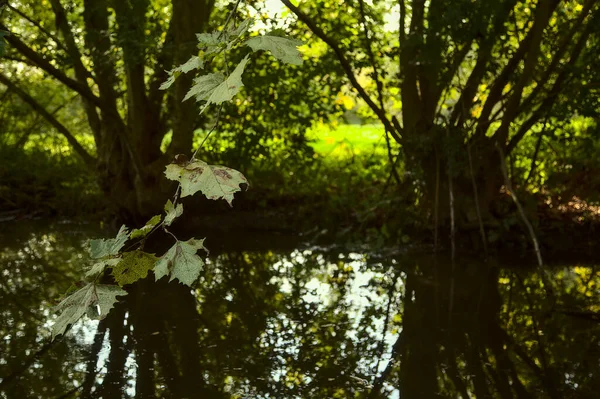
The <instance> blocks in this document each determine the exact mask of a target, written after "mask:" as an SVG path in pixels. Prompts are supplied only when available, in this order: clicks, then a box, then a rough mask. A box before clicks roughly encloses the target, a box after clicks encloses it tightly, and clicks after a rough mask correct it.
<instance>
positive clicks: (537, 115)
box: [506, 22, 594, 154]
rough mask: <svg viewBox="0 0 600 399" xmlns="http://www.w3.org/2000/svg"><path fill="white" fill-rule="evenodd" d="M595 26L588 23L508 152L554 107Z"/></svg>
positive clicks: (508, 148) (507, 148)
mask: <svg viewBox="0 0 600 399" xmlns="http://www.w3.org/2000/svg"><path fill="white" fill-rule="evenodd" d="M593 26H594V23H593V22H592V23H589V24H588V25H587V27H586V29H585V31H584V32H583V33H582V34H581V36H580V37H579V39H578V40H577V44H576V45H575V48H574V49H573V53H572V54H571V59H570V60H569V62H568V63H567V65H565V66H564V68H563V69H562V71H561V72H560V74H559V75H558V77H557V78H556V80H555V81H554V84H553V85H552V88H551V89H550V92H549V93H548V94H547V96H546V98H545V99H544V101H542V103H541V104H540V106H539V107H538V108H537V109H536V110H535V111H534V112H533V114H531V116H530V117H529V119H527V120H526V121H525V122H524V123H523V124H522V125H521V127H520V128H519V130H518V131H517V133H515V135H514V136H513V137H512V138H511V139H510V141H509V143H508V146H507V147H506V153H507V154H510V153H511V151H512V150H514V148H515V147H516V146H517V144H518V143H519V141H521V140H522V139H523V137H525V135H526V134H527V132H528V131H529V129H531V128H532V127H533V125H535V124H536V123H537V122H538V121H539V120H540V119H541V118H542V117H543V116H544V115H545V114H546V113H548V112H549V111H550V109H551V108H552V106H553V105H554V103H555V102H556V100H557V99H558V95H559V94H560V93H561V91H562V89H563V86H564V85H565V83H566V81H567V78H568V77H570V73H569V72H570V70H571V68H573V66H574V65H575V62H577V59H578V58H579V55H580V54H581V51H582V50H583V49H584V48H585V44H586V42H587V39H588V37H589V36H590V34H591V32H592V27H593Z"/></svg>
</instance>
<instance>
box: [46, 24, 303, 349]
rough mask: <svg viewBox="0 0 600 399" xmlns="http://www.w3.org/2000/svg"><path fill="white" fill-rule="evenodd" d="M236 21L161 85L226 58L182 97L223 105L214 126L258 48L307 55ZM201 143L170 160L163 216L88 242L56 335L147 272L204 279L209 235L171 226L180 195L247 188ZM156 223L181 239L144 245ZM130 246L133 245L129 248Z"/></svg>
mask: <svg viewBox="0 0 600 399" xmlns="http://www.w3.org/2000/svg"><path fill="white" fill-rule="evenodd" d="M230 20H231V19H230V18H228V20H227V22H226V23H225V26H224V27H223V29H222V30H221V31H218V32H212V33H200V34H198V35H197V39H198V50H199V52H198V55H194V56H193V57H191V58H190V59H189V60H188V61H187V62H185V63H184V64H182V65H180V66H178V67H176V68H174V69H172V70H170V71H168V79H167V81H165V82H164V83H163V84H162V85H161V87H160V88H161V89H162V90H166V89H168V88H169V87H170V86H171V85H172V84H173V83H174V82H175V80H176V79H177V78H178V77H179V76H180V75H181V74H187V73H190V72H192V71H201V70H203V69H204V66H205V64H207V63H208V62H210V61H212V60H213V59H214V58H215V57H219V56H221V57H222V58H223V61H224V65H225V67H224V71H223V72H216V73H207V74H200V75H199V76H197V77H196V78H195V79H194V82H193V86H192V87H191V88H190V90H189V91H188V93H187V95H186V96H185V98H184V101H187V100H189V99H192V98H194V99H195V100H196V102H198V103H202V104H201V105H200V113H202V112H204V111H205V110H206V109H207V108H208V107H209V106H210V105H211V104H215V105H218V106H219V109H218V111H217V122H216V123H215V127H214V128H213V130H214V129H215V128H216V127H217V125H218V120H219V115H220V106H221V105H222V104H223V103H224V102H226V101H230V100H232V99H233V98H234V97H235V96H236V95H237V94H238V93H239V91H240V89H241V88H242V87H243V86H244V84H243V82H242V75H243V73H244V68H245V67H246V65H247V64H248V62H250V59H251V57H252V55H254V54H255V53H256V52H258V51H260V50H264V51H268V52H270V53H271V54H272V55H273V56H274V57H275V58H277V59H279V60H280V61H282V62H284V63H287V64H292V65H301V64H302V56H301V54H300V52H299V51H298V46H300V45H301V44H302V42H300V41H298V40H294V39H290V38H286V37H282V36H279V35H276V34H265V35H260V36H254V37H250V38H248V37H247V36H249V34H248V30H249V28H250V27H251V25H252V20H251V19H248V20H245V21H243V22H241V23H240V24H239V25H238V26H237V27H232V28H228V24H229V21H230ZM234 48H236V49H245V48H247V49H249V50H250V52H249V53H248V54H247V55H245V56H244V57H243V58H242V59H241V61H239V63H238V64H237V66H235V68H233V70H232V72H231V73H229V67H228V66H227V63H228V62H229V60H228V57H227V54H228V52H229V51H230V50H232V49H234ZM211 132H212V130H211ZM207 137H208V136H207ZM205 140H206V139H205ZM203 143H204V142H203ZM203 143H202V144H203ZM202 144H200V146H199V148H198V149H200V147H201V146H202ZM198 149H196V151H195V152H194V153H193V155H192V157H191V158H190V159H189V160H188V157H187V156H185V155H183V154H179V155H177V156H176V157H175V161H174V162H173V163H171V164H169V165H167V167H166V169H165V176H166V178H167V179H169V180H173V181H177V182H178V183H179V185H178V187H177V189H176V192H175V195H174V198H173V201H171V200H168V201H167V203H166V204H165V206H164V214H162V215H156V216H154V217H152V218H151V219H150V220H148V222H146V224H145V225H144V226H143V227H141V228H139V229H133V230H130V229H129V228H128V227H126V226H124V225H123V226H122V227H121V229H120V230H119V232H118V233H117V235H116V237H115V238H112V239H96V240H91V241H90V244H89V255H90V258H91V259H92V260H93V262H92V263H93V264H92V266H91V268H89V270H88V271H87V272H86V274H85V276H86V278H87V280H88V282H87V284H85V285H84V286H83V288H80V289H79V290H77V291H75V292H74V293H71V294H70V295H69V296H67V297H66V298H65V299H64V300H62V302H60V303H59V304H58V305H57V307H56V311H57V312H59V313H60V315H59V316H58V318H57V319H56V321H55V323H54V325H53V328H52V338H53V339H54V338H55V337H56V336H58V335H61V334H64V333H65V332H66V331H67V329H68V328H69V326H71V325H73V324H74V323H75V322H77V321H78V320H79V319H80V318H82V317H83V316H84V315H86V314H87V315H88V316H89V317H91V318H95V319H102V318H104V317H106V315H107V314H108V313H109V312H110V310H111V309H112V308H113V307H114V305H115V303H116V302H117V301H118V298H119V297H123V296H125V295H127V291H125V290H124V289H123V287H124V286H126V285H129V284H132V283H134V282H136V281H138V280H141V279H143V278H146V277H147V276H148V273H149V272H150V271H152V272H153V273H154V278H155V280H159V279H161V278H163V277H169V281H173V280H177V281H179V282H180V283H182V284H185V285H187V286H190V287H191V286H193V284H194V283H195V282H196V281H197V280H198V278H199V277H200V275H201V273H202V271H203V270H204V266H205V263H204V260H203V259H202V258H201V257H200V256H199V255H198V251H200V250H203V251H205V252H206V253H208V250H207V249H206V248H205V247H204V239H198V238H191V239H189V240H187V241H181V240H179V239H178V238H177V237H176V236H175V235H174V234H173V233H172V232H171V231H169V228H170V226H171V224H172V223H173V222H174V221H175V220H176V219H177V218H179V217H181V215H182V214H183V204H181V203H179V199H180V198H183V197H187V196H191V195H194V194H196V193H198V192H200V193H201V194H203V195H204V196H206V198H208V199H211V200H221V199H224V200H225V201H227V203H228V204H229V205H230V206H232V205H233V204H232V202H233V199H234V195H235V193H237V192H239V191H241V190H242V189H243V188H247V187H248V186H249V184H248V181H247V180H246V178H245V177H244V175H243V174H242V173H240V172H239V171H237V170H234V169H231V168H228V167H225V166H216V165H209V164H207V163H206V162H204V161H201V160H199V159H196V154H197V153H198ZM158 229H163V230H164V231H165V232H166V233H167V234H169V235H170V236H171V237H173V239H174V240H175V243H174V244H173V245H172V246H171V248H170V249H169V250H167V251H166V252H165V253H164V254H163V255H162V256H160V257H157V256H155V255H154V254H151V253H148V252H145V251H144V244H145V242H146V240H147V238H148V236H149V235H150V234H152V233H153V232H155V231H157V230H158ZM126 244H129V245H126ZM131 248H134V249H133V250H128V249H131ZM107 272H110V274H111V275H112V277H113V279H114V281H115V283H116V285H107V284H100V283H99V280H100V279H101V277H103V276H104V275H105V274H106V273H107Z"/></svg>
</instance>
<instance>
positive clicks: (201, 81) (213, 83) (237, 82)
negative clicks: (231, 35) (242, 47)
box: [183, 56, 249, 113]
mask: <svg viewBox="0 0 600 399" xmlns="http://www.w3.org/2000/svg"><path fill="white" fill-rule="evenodd" d="M248 57H249V56H245V57H244V59H242V61H240V63H239V64H238V65H237V66H236V67H235V69H234V70H233V72H232V73H231V75H229V77H228V78H227V79H225V80H223V79H224V75H223V74H222V73H212V74H209V75H205V76H200V77H199V78H196V79H194V82H195V84H194V86H192V88H191V89H190V91H189V92H188V93H187V94H186V96H185V98H184V99H183V101H185V100H187V99H189V98H191V97H193V96H195V97H196V101H206V105H205V106H204V108H202V110H201V111H200V113H202V112H204V110H205V109H206V107H208V106H209V105H210V104H221V103H223V102H225V101H229V100H231V99H232V98H233V96H235V95H236V94H237V93H238V92H239V91H240V89H241V88H242V86H244V83H243V82H242V74H243V73H244V68H245V67H246V64H247V63H248V60H249V58H248Z"/></svg>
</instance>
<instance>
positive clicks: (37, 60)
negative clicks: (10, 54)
mask: <svg viewBox="0 0 600 399" xmlns="http://www.w3.org/2000/svg"><path fill="white" fill-rule="evenodd" d="M0 29H4V30H8V29H7V28H6V27H5V26H4V25H0ZM4 40H6V41H7V42H8V43H9V44H11V45H12V46H13V47H14V48H15V49H16V50H17V51H18V52H19V53H21V54H22V55H23V56H24V57H26V58H27V59H28V60H30V61H31V62H33V63H34V64H35V65H36V66H37V67H38V68H41V69H42V70H44V71H45V72H47V73H48V74H49V75H51V76H52V77H54V78H56V79H57V80H58V81H59V82H61V83H63V84H64V85H65V86H67V87H68V88H69V89H71V90H73V91H76V92H77V93H79V94H81V96H82V97H85V98H86V99H88V100H89V101H91V102H92V103H93V104H94V105H95V106H96V107H99V108H102V103H101V101H100V99H99V98H98V97H96V96H95V95H94V93H92V91H91V90H90V88H89V87H86V86H84V85H82V84H80V83H79V82H77V81H76V80H73V79H71V78H69V77H68V76H67V75H65V74H64V73H63V72H61V71H60V70H58V69H57V68H55V67H54V66H53V65H52V64H50V62H48V60H46V59H44V58H43V57H42V56H41V55H40V54H38V53H36V52H35V51H34V50H32V49H31V48H30V47H29V46H27V45H26V44H25V43H23V42H22V41H21V40H20V39H19V38H17V36H16V35H9V36H6V37H5V38H4Z"/></svg>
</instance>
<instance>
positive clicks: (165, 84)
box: [159, 71, 177, 90]
mask: <svg viewBox="0 0 600 399" xmlns="http://www.w3.org/2000/svg"><path fill="white" fill-rule="evenodd" d="M175 79H177V76H176V75H175V74H173V73H172V71H169V78H168V79H167V80H166V81H164V82H163V84H161V85H160V87H159V90H167V89H168V88H169V87H171V85H172V84H173V83H175Z"/></svg>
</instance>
